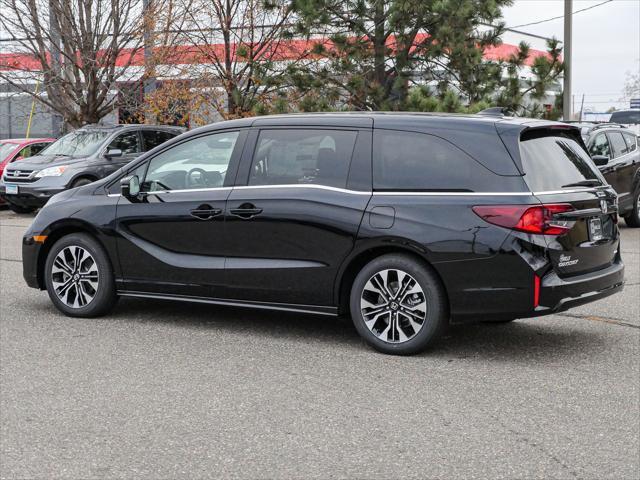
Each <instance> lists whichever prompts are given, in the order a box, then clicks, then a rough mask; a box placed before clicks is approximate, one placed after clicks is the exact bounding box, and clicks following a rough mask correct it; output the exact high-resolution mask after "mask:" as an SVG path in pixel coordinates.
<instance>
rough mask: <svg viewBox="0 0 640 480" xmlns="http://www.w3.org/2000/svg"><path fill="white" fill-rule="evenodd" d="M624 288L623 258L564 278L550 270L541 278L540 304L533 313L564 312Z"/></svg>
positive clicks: (533, 314)
mask: <svg viewBox="0 0 640 480" xmlns="http://www.w3.org/2000/svg"><path fill="white" fill-rule="evenodd" d="M623 288H624V264H623V263H622V260H620V259H617V260H616V261H615V262H614V263H613V264H612V265H610V266H609V267H607V268H605V269H602V270H598V271H596V272H591V273H587V274H584V275H578V276H575V277H570V278H565V279H562V278H560V277H559V276H558V275H557V274H556V273H555V272H551V273H549V274H547V275H545V276H544V277H543V278H542V282H541V289H540V306H539V307H537V308H536V309H535V310H534V311H533V312H532V315H531V316H536V315H545V314H550V313H557V312H563V311H565V310H568V309H570V308H573V307H577V306H579V305H584V304H585V303H589V302H593V301H595V300H599V299H601V298H604V297H608V296H609V295H613V294H614V293H617V292H620V291H622V289H623Z"/></svg>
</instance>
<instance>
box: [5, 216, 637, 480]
mask: <svg viewBox="0 0 640 480" xmlns="http://www.w3.org/2000/svg"><path fill="white" fill-rule="evenodd" d="M29 222H30V218H29V217H25V216H18V215H15V214H12V213H10V212H7V211H0V478H6V479H17V478H54V477H55V478H134V477H135V478H153V479H157V478H205V477H216V478H293V477H295V478H345V477H357V478H385V479H389V478H401V477H402V478H447V479H452V478H465V479H467V478H508V479H516V478H536V479H537V478H563V479H564V478H569V479H571V478H586V479H592V478H593V479H596V478H597V479H604V478H611V479H637V478H640V441H639V439H640V388H639V387H640V355H639V353H640V230H637V229H636V230H632V229H629V228H626V227H625V226H624V222H622V225H623V226H622V237H623V240H622V241H623V244H622V251H623V258H624V261H625V263H626V277H627V285H626V288H625V290H624V292H623V293H620V294H618V295H615V296H612V297H608V298H606V299H604V300H601V301H599V302H596V303H593V304H589V305H586V306H583V307H580V308H577V309H574V310H570V311H568V312H566V313H563V314H561V315H554V316H549V317H543V318H538V319H528V320H519V321H516V322H513V323H511V324H506V325H473V326H465V327H455V328H452V329H450V331H449V332H448V333H447V334H446V335H445V336H444V338H442V339H441V340H440V341H439V343H438V344H437V345H436V346H435V348H433V349H432V350H430V351H429V352H427V353H425V354H423V355H419V356H415V357H407V358H402V357H390V356H385V355H381V354H378V353H375V352H374V351H372V350H370V349H369V348H367V347H366V346H365V345H364V344H363V343H362V342H361V341H360V340H359V337H358V336H357V334H356V332H355V329H354V328H353V326H352V325H351V323H350V321H347V320H344V319H334V318H326V317H315V316H310V315H300V314H284V313H279V312H278V313H269V312H263V311H251V310H234V309H231V308H222V307H214V306H206V305H190V304H174V303H169V302H160V301H149V300H141V299H122V300H121V301H120V303H119V304H118V307H117V308H116V309H115V311H114V312H113V313H112V314H111V315H109V316H108V317H104V318H99V319H73V318H67V317H64V316H63V315H61V314H60V313H58V312H57V311H56V310H55V309H54V307H53V306H52V304H51V303H50V302H49V299H48V297H47V295H46V293H45V292H39V291H36V290H32V289H29V288H27V287H26V286H25V284H24V282H23V280H22V265H21V255H20V239H21V235H22V233H23V231H24V230H25V229H26V227H27V225H28V224H29Z"/></svg>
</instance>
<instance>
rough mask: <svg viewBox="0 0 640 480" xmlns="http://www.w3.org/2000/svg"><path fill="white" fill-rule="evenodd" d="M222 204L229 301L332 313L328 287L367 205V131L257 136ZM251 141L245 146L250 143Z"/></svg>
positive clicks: (286, 129)
mask: <svg viewBox="0 0 640 480" xmlns="http://www.w3.org/2000/svg"><path fill="white" fill-rule="evenodd" d="M250 139H251V140H253V141H254V142H255V143H254V145H255V146H254V148H247V149H245V153H244V154H243V159H242V163H241V166H240V170H239V172H238V180H237V181H236V186H235V187H234V188H233V191H232V192H231V194H230V195H229V198H228V200H227V210H226V214H225V231H226V236H227V239H228V250H227V262H226V272H225V278H226V283H227V288H228V291H229V295H230V296H231V298H234V299H239V300H243V299H251V300H253V301H256V302H269V303H279V304H288V305H289V307H287V308H292V307H291V305H294V304H295V305H307V306H316V307H318V306H319V307H323V309H324V310H323V311H326V312H328V313H333V312H334V311H335V308H334V307H333V304H334V296H333V292H334V288H333V287H334V282H335V279H336V276H337V273H338V269H339V268H340V266H341V264H342V261H343V260H344V259H345V258H346V257H347V256H348V255H349V253H350V252H351V250H352V249H353V247H354V243H355V239H356V236H357V232H358V228H359V226H360V222H361V220H362V217H363V215H364V211H365V208H366V206H367V203H368V202H369V199H370V198H371V182H370V181H369V182H368V185H352V184H351V181H350V180H351V178H353V176H354V174H359V173H362V172H363V171H366V173H368V174H369V175H370V165H371V131H370V129H366V128H358V127H357V126H353V127H351V126H347V127H345V128H336V127H334V126H314V125H305V126H300V125H295V126H293V125H290V124H289V125H286V126H280V125H270V126H264V128H260V129H255V130H254V131H253V132H252V136H251V137H250ZM251 140H250V141H251Z"/></svg>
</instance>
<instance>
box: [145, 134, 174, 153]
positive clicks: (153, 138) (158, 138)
mask: <svg viewBox="0 0 640 480" xmlns="http://www.w3.org/2000/svg"><path fill="white" fill-rule="evenodd" d="M175 136H176V134H175V133H173V132H167V131H164V130H142V141H143V142H144V150H143V151H144V152H148V151H149V150H152V149H154V148H156V147H157V146H158V145H162V144H163V143H164V142H166V141H167V140H170V139H172V138H173V137H175Z"/></svg>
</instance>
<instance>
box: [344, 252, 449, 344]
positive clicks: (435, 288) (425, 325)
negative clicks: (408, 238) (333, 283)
mask: <svg viewBox="0 0 640 480" xmlns="http://www.w3.org/2000/svg"><path fill="white" fill-rule="evenodd" d="M385 270H390V271H400V272H401V273H404V274H409V276H410V277H412V278H410V279H409V280H407V277H403V278H404V280H403V283H407V284H409V282H412V281H413V282H416V283H417V284H418V286H419V289H420V290H421V292H420V293H419V294H418V293H414V294H413V295H412V296H411V298H407V299H406V300H403V299H395V300H390V301H388V302H387V300H386V299H384V298H383V297H382V296H381V295H380V296H378V297H377V300H375V301H373V302H371V303H375V304H376V306H377V307H379V308H378V309H371V310H369V312H365V310H364V309H363V308H362V303H361V302H363V301H365V302H367V301H370V300H366V299H365V300H363V298H364V297H365V296H367V295H368V297H367V298H369V299H371V294H372V290H371V289H367V291H366V292H365V286H368V285H373V284H372V283H371V284H370V283H369V282H370V281H372V280H373V277H374V276H375V275H376V274H378V273H380V272H384V271H385ZM393 276H395V279H396V281H395V283H394V281H393V279H392V277H393ZM377 278H380V277H377ZM387 278H388V279H391V281H390V282H389V283H390V285H391V287H390V288H389V290H388V291H387V293H388V292H389V291H391V293H392V294H395V296H396V297H397V296H398V290H397V289H396V290H395V292H393V289H394V288H396V287H394V285H395V286H397V285H398V283H399V282H398V281H397V280H398V279H399V274H397V273H396V274H393V273H389V272H388V273H387ZM411 284H414V283H411ZM413 288H414V287H411V288H409V289H408V292H410V291H411V290H412V289H413ZM378 291H379V290H378ZM373 295H377V294H376V293H374V294H373ZM422 297H424V300H422ZM411 300H413V301H415V302H416V303H415V304H414V306H415V305H417V306H418V307H419V306H420V305H421V304H422V302H424V305H425V310H426V311H425V312H422V314H423V319H422V323H421V324H420V325H421V327H419V329H418V330H417V332H416V331H415V330H414V329H413V327H412V325H410V324H409V320H408V315H406V313H403V312H406V311H407V310H408V309H412V308H411V307H412V306H411V305H409V304H408V303H406V302H409V301H411ZM385 302H386V305H387V307H386V309H387V312H385V313H381V315H380V316H379V317H378V320H376V321H373V322H370V325H372V329H370V328H369V327H368V326H367V323H366V321H365V318H364V315H365V314H366V313H369V315H371V312H373V311H374V310H376V311H377V310H379V309H380V308H384V307H380V305H383V304H385ZM392 304H395V306H393V305H392ZM349 305H350V309H351V318H352V320H353V323H354V325H355V327H356V330H357V331H358V333H359V334H360V336H361V337H362V338H363V339H364V341H365V342H367V343H368V344H369V345H371V346H372V347H373V348H375V349H376V350H378V351H379V352H383V353H388V354H392V355H412V354H414V353H418V352H421V351H423V350H425V349H426V348H427V347H429V346H430V345H431V344H432V343H433V341H434V340H436V339H437V338H438V336H439V335H440V333H442V331H443V329H444V327H445V326H446V324H447V322H448V301H447V296H446V293H445V291H444V287H443V286H442V284H441V283H440V280H439V278H438V277H437V275H436V274H435V272H433V270H432V269H431V267H429V265H427V264H426V263H425V262H423V261H421V260H419V259H417V258H415V257H412V256H410V255H403V254H389V255H383V256H381V257H378V258H376V259H374V260H372V261H371V262H369V263H368V264H367V265H365V267H364V268H363V269H362V270H361V271H360V273H359V274H358V275H357V276H356V279H355V280H354V282H353V286H352V288H351V296H350V302H349ZM392 307H393V309H394V310H392ZM405 307H407V309H405ZM401 310H402V312H401ZM413 311H414V312H415V311H416V310H413ZM418 311H419V310H418ZM394 312H395V318H397V319H399V320H397V323H396V325H397V327H394V328H395V333H394V329H393V328H391V327H390V326H389V323H391V322H392V319H393V313H394ZM374 316H375V315H374ZM369 318H370V319H371V318H373V317H371V316H370V317H369ZM378 323H380V325H379V326H378ZM403 324H404V327H403V326H402V325H403ZM374 330H375V332H374ZM381 330H382V331H388V333H387V334H386V338H384V339H383V338H381V337H382V335H380V336H379V334H380V333H381ZM400 330H402V331H403V333H402V334H401V333H400ZM411 332H413V334H412V336H409V335H407V333H409V334H411ZM401 335H404V336H405V338H406V340H400V338H402V337H401ZM390 336H391V339H389V337H390ZM394 336H395V337H398V340H394V339H393V337H394Z"/></svg>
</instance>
